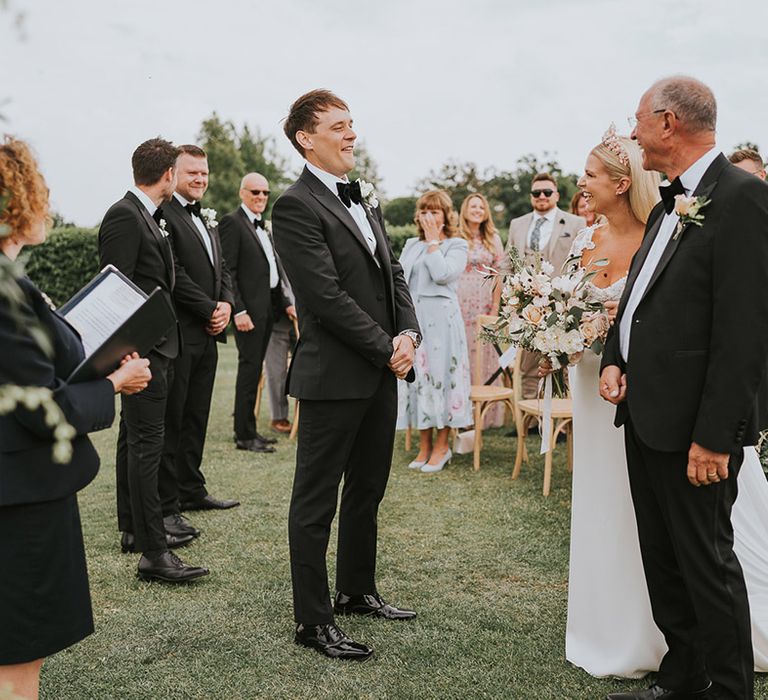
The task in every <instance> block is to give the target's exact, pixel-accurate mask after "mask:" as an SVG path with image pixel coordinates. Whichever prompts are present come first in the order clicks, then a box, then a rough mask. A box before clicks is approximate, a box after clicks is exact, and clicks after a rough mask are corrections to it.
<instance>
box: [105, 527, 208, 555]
mask: <svg viewBox="0 0 768 700" xmlns="http://www.w3.org/2000/svg"><path fill="white" fill-rule="evenodd" d="M193 539H195V538H194V537H193V536H192V535H171V534H169V533H167V532H166V533H165V546H166V547H168V549H176V547H183V546H184V545H185V544H189V543H190V542H191V541H192V540H193ZM120 549H122V550H123V554H127V553H128V552H135V551H136V540H135V538H134V536H133V533H132V532H124V533H123V534H122V535H120Z"/></svg>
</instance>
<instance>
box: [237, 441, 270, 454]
mask: <svg viewBox="0 0 768 700" xmlns="http://www.w3.org/2000/svg"><path fill="white" fill-rule="evenodd" d="M235 447H237V449H238V450H249V451H250V452H274V451H275V448H274V447H272V445H267V443H266V442H262V441H261V440H259V439H257V438H253V439H252V440H235Z"/></svg>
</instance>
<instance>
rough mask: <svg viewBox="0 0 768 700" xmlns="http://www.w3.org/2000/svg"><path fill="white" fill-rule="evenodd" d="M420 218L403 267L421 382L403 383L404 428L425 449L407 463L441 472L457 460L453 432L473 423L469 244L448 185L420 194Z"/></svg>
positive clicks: (402, 260)
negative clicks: (462, 293)
mask: <svg viewBox="0 0 768 700" xmlns="http://www.w3.org/2000/svg"><path fill="white" fill-rule="evenodd" d="M414 221H415V222H416V228H417V230H418V233H419V237H418V238H410V239H408V240H407V241H406V243H405V247H404V248H403V252H402V254H401V256H400V264H401V265H402V268H403V275H404V276H405V281H406V282H407V283H408V287H409V289H410V292H411V297H412V298H413V302H414V306H415V307H416V317H417V318H418V321H419V326H420V328H421V333H422V342H421V345H420V346H419V347H418V348H417V349H416V359H415V361H414V368H415V370H416V381H415V382H414V383H413V384H407V383H406V382H404V381H400V382H398V417H397V427H398V428H405V427H407V426H410V427H412V428H417V429H418V430H419V454H418V455H417V456H416V459H415V460H413V461H412V462H411V463H410V464H409V465H408V466H409V467H410V468H411V469H420V470H421V471H423V472H438V471H440V470H441V469H442V468H443V467H445V465H446V464H447V463H448V462H449V461H450V459H451V450H450V449H449V447H448V433H449V431H450V429H451V428H463V427H464V426H467V425H470V424H471V423H472V407H471V404H470V401H469V392H470V386H471V382H470V377H469V354H468V352H467V338H466V334H465V332H464V321H463V319H462V317H461V309H460V308H459V299H458V296H457V290H458V286H459V278H460V277H461V274H462V273H463V272H464V268H465V267H466V266H467V248H468V246H467V241H465V240H464V239H463V238H462V237H461V236H459V235H458V230H457V228H458V227H457V226H456V213H455V212H454V210H453V206H452V204H451V198H450V197H449V196H448V194H447V193H446V192H444V191H443V190H433V191H430V192H427V193H426V194H423V195H422V196H421V197H420V198H419V200H418V202H416V216H415V217H414ZM433 429H436V431H437V437H436V439H435V441H434V443H433V439H432V438H433V436H432V430H433Z"/></svg>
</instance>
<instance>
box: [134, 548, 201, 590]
mask: <svg viewBox="0 0 768 700" xmlns="http://www.w3.org/2000/svg"><path fill="white" fill-rule="evenodd" d="M208 573H209V572H208V569H206V568H205V567H204V566H188V565H187V564H185V563H184V562H183V561H181V559H179V558H178V557H177V556H176V555H175V554H174V553H173V552H163V553H162V554H161V555H159V556H157V557H152V558H150V557H148V556H147V555H146V554H142V556H141V559H139V570H138V573H137V575H138V577H139V578H140V579H142V580H143V581H152V580H156V581H165V582H166V583H186V582H187V581H194V580H195V579H196V578H200V577H201V576H207V575H208Z"/></svg>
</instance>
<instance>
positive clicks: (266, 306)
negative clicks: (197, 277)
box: [219, 207, 291, 323]
mask: <svg viewBox="0 0 768 700" xmlns="http://www.w3.org/2000/svg"><path fill="white" fill-rule="evenodd" d="M219 234H220V235H221V248H222V251H223V253H224V259H225V260H226V261H227V267H228V268H229V271H230V274H231V276H232V292H233V294H234V297H235V309H234V313H235V314H237V313H240V312H241V311H247V312H248V315H249V316H250V317H251V321H253V322H254V323H257V322H260V321H263V320H264V319H267V318H272V316H273V315H274V305H275V304H276V305H277V306H279V307H280V308H282V309H285V308H286V307H287V306H290V305H291V304H290V301H289V300H288V299H287V298H286V297H285V295H284V294H283V291H282V285H279V284H278V285H277V291H276V292H275V294H276V295H277V297H278V298H277V299H276V300H273V298H272V290H271V289H270V286H269V262H268V261H267V255H266V253H265V252H264V248H262V246H261V243H260V242H259V238H258V236H257V235H256V229H255V228H254V226H253V224H252V223H251V222H250V221H248V217H247V216H246V214H245V212H244V211H243V209H242V207H238V208H237V209H235V211H233V212H231V213H230V214H226V215H225V216H223V217H222V218H221V223H220V224H219ZM278 269H279V266H278ZM233 315H234V314H233Z"/></svg>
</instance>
